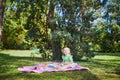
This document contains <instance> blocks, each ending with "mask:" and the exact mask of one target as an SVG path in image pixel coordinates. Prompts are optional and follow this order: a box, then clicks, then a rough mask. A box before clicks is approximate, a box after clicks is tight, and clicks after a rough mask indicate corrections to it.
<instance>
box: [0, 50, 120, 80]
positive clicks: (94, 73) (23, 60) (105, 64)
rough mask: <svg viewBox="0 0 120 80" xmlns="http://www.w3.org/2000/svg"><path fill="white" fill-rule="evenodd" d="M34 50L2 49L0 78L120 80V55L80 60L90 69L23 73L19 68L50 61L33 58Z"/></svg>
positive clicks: (98, 56)
mask: <svg viewBox="0 0 120 80" xmlns="http://www.w3.org/2000/svg"><path fill="white" fill-rule="evenodd" d="M31 52H32V51H27V50H24V51H22V50H6V51H0V80H120V56H111V55H96V56H95V57H94V58H93V59H92V60H90V61H85V60H82V61H78V62H77V63H78V64H79V65H82V66H84V67H88V68H89V69H90V72H89V71H86V70H84V71H69V72H46V73H40V74H38V73H23V72H19V71H18V70H17V69H18V67H20V66H29V65H32V66H33V65H35V64H39V63H49V62H50V61H45V60H41V59H39V55H35V56H37V58H32V57H31V54H30V53H31Z"/></svg>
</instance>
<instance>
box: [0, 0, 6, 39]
mask: <svg viewBox="0 0 120 80" xmlns="http://www.w3.org/2000/svg"><path fill="white" fill-rule="evenodd" d="M0 2H1V4H0V41H1V38H2V26H3V17H4V9H5V6H6V0H2V1H0Z"/></svg>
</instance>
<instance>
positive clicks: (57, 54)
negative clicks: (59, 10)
mask: <svg viewBox="0 0 120 80" xmlns="http://www.w3.org/2000/svg"><path fill="white" fill-rule="evenodd" d="M54 8H55V5H54V4H53V3H52V0H51V1H50V7H49V12H48V15H47V24H48V27H49V28H50V29H51V33H52V53H53V54H52V60H61V55H62V53H61V45H60V41H58V42H56V41H55V40H54V34H53V32H54V30H55V28H56V25H55V22H52V20H53V19H54Z"/></svg>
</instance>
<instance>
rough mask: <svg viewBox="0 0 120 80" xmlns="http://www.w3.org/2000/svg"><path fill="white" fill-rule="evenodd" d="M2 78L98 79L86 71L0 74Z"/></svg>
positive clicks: (23, 79)
mask: <svg viewBox="0 0 120 80" xmlns="http://www.w3.org/2000/svg"><path fill="white" fill-rule="evenodd" d="M0 78H1V79H2V80H100V79H99V78H98V77H97V76H96V75H94V74H92V73H91V72H88V71H84V70H83V71H69V72H46V73H40V74H38V73H16V74H4V75H0Z"/></svg>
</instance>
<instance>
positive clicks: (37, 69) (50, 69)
mask: <svg viewBox="0 0 120 80" xmlns="http://www.w3.org/2000/svg"><path fill="white" fill-rule="evenodd" d="M52 64H53V65H54V64H56V63H55V62H54V63H52ZM45 66H46V64H37V65H35V66H22V67H19V68H18V71H21V72H35V73H43V72H57V71H61V70H59V69H55V68H54V67H53V66H48V67H45ZM73 70H89V68H86V67H83V66H79V65H76V66H74V67H70V68H66V69H65V70H64V71H73ZM62 71H63V70H62Z"/></svg>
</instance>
